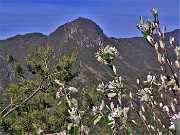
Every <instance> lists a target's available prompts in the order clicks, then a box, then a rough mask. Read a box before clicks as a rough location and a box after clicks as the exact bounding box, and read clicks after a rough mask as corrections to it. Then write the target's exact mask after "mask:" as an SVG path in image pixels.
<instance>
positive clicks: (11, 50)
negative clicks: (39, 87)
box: [0, 18, 179, 90]
mask: <svg viewBox="0 0 180 135" xmlns="http://www.w3.org/2000/svg"><path fill="white" fill-rule="evenodd" d="M178 34H179V30H175V31H173V32H170V33H167V38H166V40H167V41H168V38H169V35H171V36H175V41H176V42H175V44H176V45H179V38H177V37H178ZM99 43H102V44H103V45H108V44H110V45H113V46H115V47H116V48H117V50H118V52H119V55H118V57H117V58H116V59H115V61H114V64H115V65H116V67H117V70H118V73H117V75H118V76H119V75H121V76H122V78H123V82H124V83H125V84H126V85H128V86H130V87H131V88H135V87H136V79H137V78H139V79H142V80H143V79H144V78H145V77H146V75H148V74H149V73H150V74H155V75H157V74H159V73H160V72H161V71H160V65H159V63H158V62H157V60H156V54H155V52H154V50H153V48H152V47H151V46H149V45H148V44H147V43H146V41H145V39H143V38H118V39H117V38H108V37H107V36H106V35H105V34H104V33H103V30H102V29H101V28H100V27H99V26H98V25H97V24H96V23H95V22H93V21H91V20H89V19H84V18H78V19H76V20H74V21H72V22H69V23H66V24H64V25H62V26H60V27H59V28H57V29H56V30H55V31H54V32H52V33H51V34H50V35H49V36H46V35H43V34H41V33H31V34H26V35H17V36H15V37H11V38H8V39H6V40H0V90H3V89H4V88H5V87H6V86H7V85H8V84H9V83H10V82H11V81H13V79H14V78H15V74H14V72H13V69H12V67H11V65H9V64H7V63H6V62H5V59H6V55H7V54H12V55H13V56H15V57H16V58H17V59H19V60H20V61H24V58H25V56H26V55H27V54H28V53H32V52H34V51H35V50H36V49H37V48H38V46H48V45H50V46H52V47H53V48H54V52H55V54H54V56H53V59H54V60H58V58H59V57H60V56H62V55H70V54H71V53H72V52H73V51H74V50H75V49H78V52H79V55H78V61H77V64H80V63H81V65H82V69H81V71H82V74H81V75H80V76H79V77H78V78H77V83H76V84H75V85H83V86H89V85H96V84H97V83H99V82H101V81H107V80H110V79H111V78H113V76H114V75H113V72H112V71H111V70H110V69H109V68H108V67H107V66H105V65H100V64H99V62H97V60H96V58H95V53H96V52H97V51H98V48H99ZM171 56H172V57H173V55H171Z"/></svg>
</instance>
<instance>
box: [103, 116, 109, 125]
mask: <svg viewBox="0 0 180 135" xmlns="http://www.w3.org/2000/svg"><path fill="white" fill-rule="evenodd" d="M104 122H105V123H106V124H108V123H110V120H109V118H108V116H105V117H104Z"/></svg>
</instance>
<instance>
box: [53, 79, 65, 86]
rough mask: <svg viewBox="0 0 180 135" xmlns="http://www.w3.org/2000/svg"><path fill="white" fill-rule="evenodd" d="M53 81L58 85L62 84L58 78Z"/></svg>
mask: <svg viewBox="0 0 180 135" xmlns="http://www.w3.org/2000/svg"><path fill="white" fill-rule="evenodd" d="M54 81H55V83H57V84H59V85H60V86H63V84H62V83H61V82H60V81H59V80H57V79H56V80H54Z"/></svg>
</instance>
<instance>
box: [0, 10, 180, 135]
mask: <svg viewBox="0 0 180 135" xmlns="http://www.w3.org/2000/svg"><path fill="white" fill-rule="evenodd" d="M152 13H153V16H154V21H151V20H148V24H146V23H145V22H144V20H143V18H142V17H140V24H138V25H137V28H138V29H139V30H140V31H141V32H142V34H143V36H144V38H145V39H146V40H147V42H148V43H149V44H150V45H151V46H152V47H153V48H154V50H155V51H156V53H157V60H158V61H159V62H160V65H161V67H160V68H161V69H162V74H161V75H160V77H156V76H153V75H147V79H146V80H145V81H143V80H139V79H138V78H137V85H138V86H139V90H137V92H136V93H134V92H130V91H128V90H126V87H125V86H124V85H123V83H122V78H121V76H119V77H117V76H116V77H115V78H114V80H110V81H109V82H108V83H103V82H102V83H100V84H99V85H98V86H97V87H96V88H92V91H87V90H85V89H83V90H79V89H77V88H75V87H73V86H71V85H70V84H69V82H70V81H71V80H72V79H73V78H74V77H75V76H77V75H78V70H77V73H76V72H75V73H72V70H71V69H72V67H73V63H74V61H75V60H76V57H77V54H76V53H73V54H72V56H71V57H69V58H68V57H66V56H64V57H62V58H61V59H60V63H58V64H57V66H56V67H55V70H54V71H53V72H52V71H51V70H50V69H51V68H52V67H50V65H51V64H50V55H51V53H52V48H50V47H48V48H39V49H38V51H37V53H35V55H28V57H27V65H26V67H27V70H28V74H29V73H30V74H31V75H32V76H31V77H30V78H29V79H27V78H26V76H25V75H26V74H25V73H26V71H27V70H25V69H24V68H25V67H24V66H23V65H21V64H20V63H19V62H18V61H17V60H16V59H15V58H13V57H12V56H10V55H9V56H8V61H9V62H11V63H12V64H13V65H14V68H15V70H16V73H17V74H18V75H19V76H20V77H21V80H20V81H19V83H16V84H11V85H10V86H9V88H7V94H8V97H9V99H10V103H9V105H7V103H6V104H4V109H2V110H1V119H0V122H1V125H0V126H1V131H2V132H5V133H10V134H50V133H56V134H59V135H66V134H74V135H88V134H105V133H108V134H180V110H179V108H180V105H179V103H180V95H179V94H180V87H179V85H180V84H179V76H178V73H179V70H180V64H179V60H180V59H179V55H180V47H179V46H174V45H173V41H174V38H173V37H170V39H169V42H170V46H171V48H172V49H173V50H174V52H175V55H176V60H175V61H171V60H170V58H169V56H168V52H167V49H166V48H167V45H166V43H165V41H164V34H165V26H164V27H163V30H162V32H161V30H160V27H159V19H158V11H157V9H155V8H153V9H152ZM154 30H156V31H157V34H158V36H159V41H158V42H156V41H155V39H154V36H153V31H154ZM116 55H117V50H116V49H115V48H114V47H111V46H110V45H108V46H106V47H103V46H102V45H100V49H99V51H98V52H97V53H96V57H97V60H98V61H99V62H101V63H102V64H106V65H108V66H109V67H110V68H111V69H112V70H113V71H114V73H115V74H116V68H115V66H114V65H113V59H114V57H115V56H116ZM157 78H160V80H158V79H157ZM5 105H7V106H5Z"/></svg>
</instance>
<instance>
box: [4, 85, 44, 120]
mask: <svg viewBox="0 0 180 135" xmlns="http://www.w3.org/2000/svg"><path fill="white" fill-rule="evenodd" d="M41 89H42V88H40V87H39V88H37V89H36V90H35V91H34V92H33V93H32V94H31V95H30V96H29V97H27V98H26V99H25V100H23V101H22V102H21V104H19V105H16V106H15V107H13V108H12V109H10V110H9V111H8V112H7V113H5V114H4V115H3V116H2V118H5V117H7V116H8V115H9V114H11V113H12V112H13V111H14V110H16V109H17V108H19V107H20V106H21V105H23V104H25V103H26V102H27V101H29V100H30V99H31V98H32V97H34V96H35V95H36V94H37V93H38V92H39V91H40V90H41Z"/></svg>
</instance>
